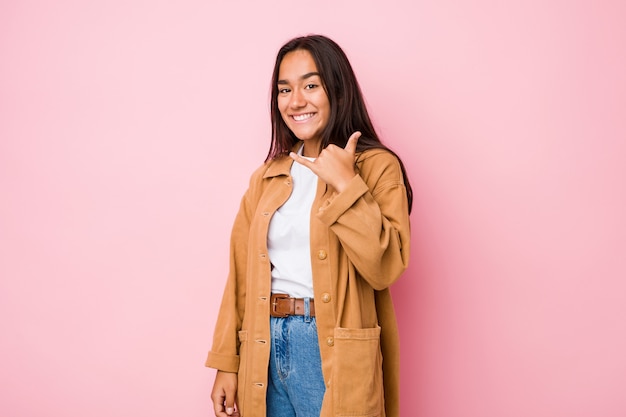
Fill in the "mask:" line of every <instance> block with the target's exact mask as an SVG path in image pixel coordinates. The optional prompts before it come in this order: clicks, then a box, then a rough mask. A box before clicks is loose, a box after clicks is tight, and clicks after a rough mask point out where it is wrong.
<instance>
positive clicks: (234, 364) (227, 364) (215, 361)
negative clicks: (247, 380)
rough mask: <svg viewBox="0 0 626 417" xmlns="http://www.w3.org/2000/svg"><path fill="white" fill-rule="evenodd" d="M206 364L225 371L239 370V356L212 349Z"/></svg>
mask: <svg viewBox="0 0 626 417" xmlns="http://www.w3.org/2000/svg"><path fill="white" fill-rule="evenodd" d="M205 366H207V367H209V368H215V369H217V370H219V371H224V372H238V371H239V356H237V355H234V356H233V355H223V354H221V353H217V352H212V351H211V352H209V356H208V357H207V359H206V362H205Z"/></svg>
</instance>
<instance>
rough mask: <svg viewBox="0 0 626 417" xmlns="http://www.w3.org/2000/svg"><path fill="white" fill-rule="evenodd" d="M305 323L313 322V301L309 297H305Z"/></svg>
mask: <svg viewBox="0 0 626 417" xmlns="http://www.w3.org/2000/svg"><path fill="white" fill-rule="evenodd" d="M304 322H305V323H310V322H311V299H310V298H309V297H304Z"/></svg>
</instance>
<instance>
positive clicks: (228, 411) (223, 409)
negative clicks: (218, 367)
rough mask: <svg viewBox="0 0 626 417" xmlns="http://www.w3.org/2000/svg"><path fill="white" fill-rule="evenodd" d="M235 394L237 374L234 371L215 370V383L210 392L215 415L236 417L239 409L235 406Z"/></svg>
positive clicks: (217, 416)
mask: <svg viewBox="0 0 626 417" xmlns="http://www.w3.org/2000/svg"><path fill="white" fill-rule="evenodd" d="M236 396H237V374H236V373H234V372H223V371H217V374H216V375H215V383H214V384H213V391H212V392H211V400H213V409H214V410H215V416H216V417H227V416H230V417H238V416H239V411H236V410H235V408H237V407H236V404H235V397H236Z"/></svg>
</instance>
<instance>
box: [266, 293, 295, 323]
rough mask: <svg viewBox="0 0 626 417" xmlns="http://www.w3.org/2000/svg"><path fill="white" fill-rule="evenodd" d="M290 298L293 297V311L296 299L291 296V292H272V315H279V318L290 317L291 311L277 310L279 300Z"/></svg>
mask: <svg viewBox="0 0 626 417" xmlns="http://www.w3.org/2000/svg"><path fill="white" fill-rule="evenodd" d="M289 299H291V304H292V307H291V310H292V311H293V310H294V307H295V299H294V298H291V297H290V296H289V294H272V306H271V308H272V315H273V316H274V317H279V318H285V317H289V313H278V312H276V307H277V306H278V302H277V300H289Z"/></svg>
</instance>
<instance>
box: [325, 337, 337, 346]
mask: <svg viewBox="0 0 626 417" xmlns="http://www.w3.org/2000/svg"><path fill="white" fill-rule="evenodd" d="M326 344H327V345H328V346H333V345H334V344H335V339H333V338H332V337H329V338H327V339H326Z"/></svg>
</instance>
